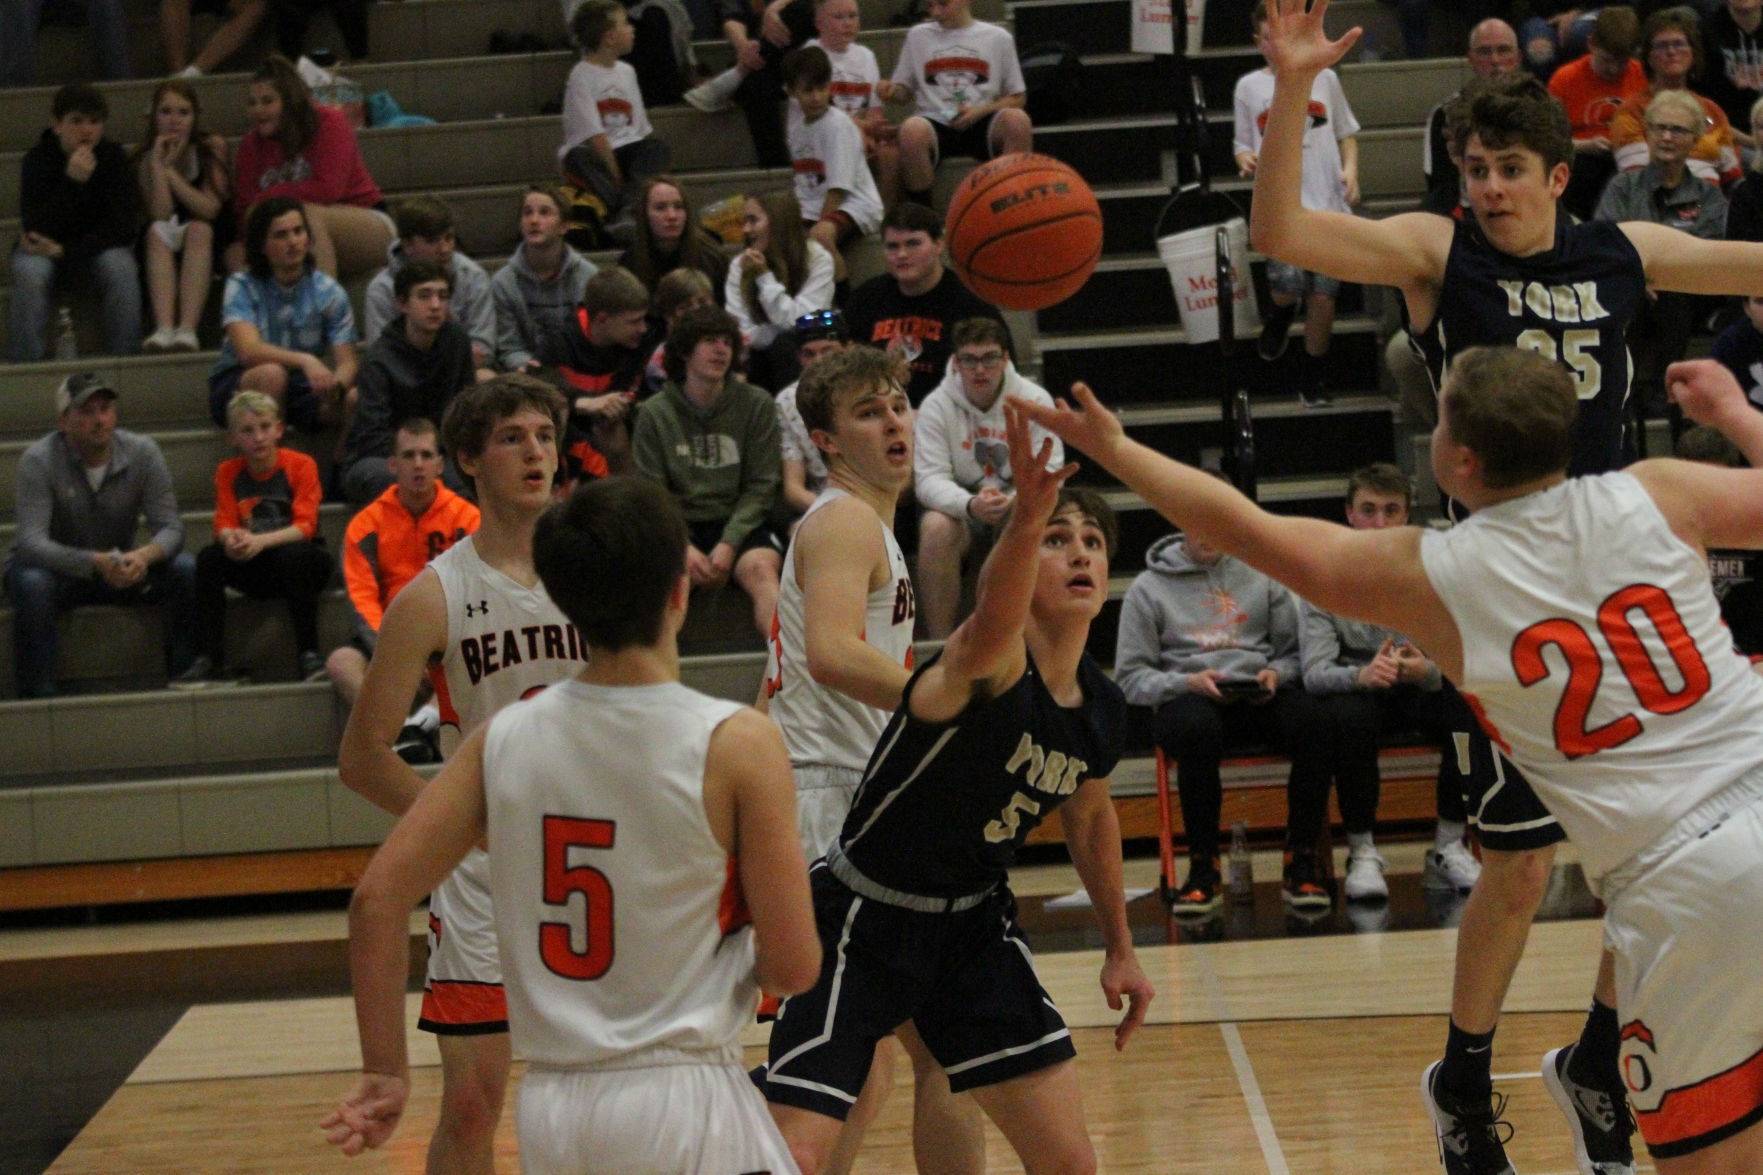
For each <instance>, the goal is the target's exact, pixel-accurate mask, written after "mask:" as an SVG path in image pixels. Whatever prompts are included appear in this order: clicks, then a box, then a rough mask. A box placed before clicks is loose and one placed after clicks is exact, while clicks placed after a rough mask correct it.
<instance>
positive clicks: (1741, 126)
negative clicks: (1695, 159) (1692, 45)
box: [1702, 0, 1763, 151]
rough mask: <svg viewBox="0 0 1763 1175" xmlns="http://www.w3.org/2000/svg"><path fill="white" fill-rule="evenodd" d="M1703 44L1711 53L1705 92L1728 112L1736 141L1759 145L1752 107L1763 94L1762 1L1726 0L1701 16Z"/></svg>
mask: <svg viewBox="0 0 1763 1175" xmlns="http://www.w3.org/2000/svg"><path fill="white" fill-rule="evenodd" d="M1702 45H1703V48H1704V49H1705V51H1706V52H1707V55H1708V69H1707V72H1706V73H1705V74H1703V77H1702V92H1703V93H1705V94H1706V95H1708V97H1710V98H1712V99H1713V100H1714V102H1715V103H1716V104H1717V105H1719V107H1720V109H1721V110H1723V111H1725V112H1726V117H1727V120H1728V121H1729V122H1730V123H1731V124H1732V137H1733V141H1734V142H1736V143H1737V144H1738V145H1739V146H1740V147H1742V148H1744V149H1745V150H1747V151H1748V150H1750V149H1752V148H1753V147H1755V146H1756V145H1757V140H1756V138H1755V137H1754V136H1753V135H1752V134H1751V107H1752V105H1753V104H1755V103H1756V102H1757V100H1758V99H1759V98H1763V5H1760V4H1758V3H1757V0H1726V2H1725V3H1724V4H1722V5H1720V6H1719V7H1718V8H1716V9H1715V10H1714V11H1713V12H1712V13H1710V14H1708V15H1707V16H1704V17H1703V18H1702Z"/></svg>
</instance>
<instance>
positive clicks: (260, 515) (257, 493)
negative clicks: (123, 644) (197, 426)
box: [171, 392, 335, 689]
mask: <svg viewBox="0 0 1763 1175" xmlns="http://www.w3.org/2000/svg"><path fill="white" fill-rule="evenodd" d="M283 428H284V425H283V424H282V415H281V407H280V405H278V404H277V403H276V402H275V400H274V399H272V398H271V397H269V396H267V395H265V394H264V393H262V392H240V393H239V394H238V395H236V396H234V397H233V398H232V401H231V402H230V403H228V404H227V437H228V439H230V440H231V441H232V443H233V447H234V448H235V449H237V450H238V451H239V454H240V455H239V456H237V457H231V458H228V459H227V460H225V461H222V462H221V463H220V466H219V467H218V468H217V469H216V470H215V471H214V541H213V542H212V543H210V544H209V545H208V546H207V547H205V548H203V550H202V553H201V554H199V555H197V556H196V631H197V633H198V639H199V647H200V649H201V651H200V652H199V653H198V654H197V656H196V659H195V660H194V661H193V662H191V663H190V667H189V668H188V669H186V670H185V671H184V672H183V673H181V674H179V675H178V676H177V677H175V678H173V679H172V681H171V685H172V687H173V688H175V689H201V688H203V687H205V686H210V685H227V684H236V683H237V682H238V681H239V680H240V679H239V676H238V674H236V673H233V672H231V671H230V670H228V669H227V668H226V589H227V588H229V587H230V588H237V589H238V590H239V591H241V592H244V593H245V594H246V595H248V596H251V597H252V598H253V599H272V598H275V597H280V598H281V599H283V600H285V601H287V604H288V615H289V616H290V617H291V618H292V619H293V621H294V642H295V647H296V648H298V649H299V650H300V676H301V678H303V679H304V680H307V681H316V680H318V679H319V678H321V677H323V676H324V660H323V658H321V657H320V656H319V654H318V594H319V593H320V592H321V591H323V590H324V586H325V584H327V583H329V582H330V578H331V573H332V572H333V571H334V570H335V566H334V565H333V564H332V562H331V557H330V554H329V552H327V551H326V550H325V549H324V544H323V543H322V542H321V541H319V538H318V501H319V496H320V494H319V482H318V463H317V462H316V461H314V460H313V459H312V458H311V457H308V456H307V455H306V454H304V453H299V452H295V451H294V450H292V449H284V448H282V447H281V440H282V430H283Z"/></svg>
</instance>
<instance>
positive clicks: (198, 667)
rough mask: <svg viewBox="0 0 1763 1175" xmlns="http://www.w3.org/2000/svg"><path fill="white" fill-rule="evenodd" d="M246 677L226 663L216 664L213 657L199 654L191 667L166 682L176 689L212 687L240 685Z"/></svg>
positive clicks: (169, 686) (191, 663)
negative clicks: (229, 667) (225, 664)
mask: <svg viewBox="0 0 1763 1175" xmlns="http://www.w3.org/2000/svg"><path fill="white" fill-rule="evenodd" d="M244 680H245V678H244V676H243V675H242V674H239V673H235V672H233V671H232V670H231V669H228V668H227V667H226V666H224V665H216V664H215V663H214V661H213V660H212V659H211V658H208V657H204V656H198V657H197V658H196V659H195V660H194V661H191V662H190V667H189V668H188V669H186V670H184V671H183V672H182V673H180V674H178V675H177V676H176V677H174V678H172V679H171V680H170V681H168V682H166V683H165V684H166V686H167V687H168V688H170V689H176V690H197V689H210V688H212V687H214V686H224V685H240V684H242V683H243V682H244Z"/></svg>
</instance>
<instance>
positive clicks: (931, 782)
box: [765, 418, 1152, 1175]
mask: <svg viewBox="0 0 1763 1175" xmlns="http://www.w3.org/2000/svg"><path fill="white" fill-rule="evenodd" d="M1009 445H1010V459H1011V467H1012V468H1013V469H1015V470H1017V471H1018V472H1017V483H1016V488H1017V496H1016V504H1015V508H1014V510H1013V511H1012V513H1011V515H1010V517H1009V519H1008V521H1007V522H1006V523H1005V525H1004V527H1003V530H1002V531H1001V533H1000V534H999V536H998V540H997V543H996V545H995V546H994V547H993V550H992V553H991V556H990V558H988V559H987V561H986V564H985V567H984V569H983V570H982V571H981V574H980V583H979V593H978V594H979V599H978V603H977V605H976V607H975V609H974V613H973V615H972V616H971V617H969V618H968V619H967V621H966V622H964V623H963V624H962V625H961V626H960V627H959V628H957V629H956V630H955V632H954V633H953V634H952V635H951V636H950V637H949V640H948V643H947V644H946V645H945V646H944V648H943V651H942V653H941V654H940V655H939V656H938V657H937V658H936V659H934V660H933V661H931V662H930V663H929V664H928V665H926V666H924V667H923V668H920V669H918V670H917V671H916V672H915V673H914V674H913V676H912V677H911V679H910V680H909V681H908V682H907V683H906V686H905V690H904V700H903V701H902V703H901V705H900V707H899V709H897V710H896V711H895V712H894V716H893V718H892V719H891V720H890V721H889V723H888V726H887V728H886V730H885V731H884V732H883V734H882V737H881V743H880V745H879V746H878V747H877V748H876V751H875V754H874V755H873V756H872V757H871V759H870V761H869V765H868V767H867V769H866V771H865V774H864V778H863V782H862V784H861V785H860V786H859V787H858V791H857V796H856V801H855V804H854V806H853V807H852V810H851V814H850V816H849V817H848V818H847V819H846V821H845V823H844V826H843V828H842V829H841V830H840V832H839V836H838V838H837V839H836V840H835V842H834V844H833V845H832V847H831V848H830V849H829V850H828V852H827V855H826V857H825V858H824V859H823V860H822V861H820V862H818V863H817V864H816V865H815V867H814V869H813V871H812V873H811V875H810V877H811V881H812V883H813V888H814V894H815V912H816V921H817V924H818V926H819V929H820V936H821V946H822V950H823V961H822V969H821V975H820V980H819V982H818V983H817V984H816V985H815V987H814V989H813V990H812V991H811V992H808V993H806V994H804V995H800V996H797V997H795V998H793V999H791V1000H789V1001H788V1002H787V1003H785V1004H784V1006H783V1010H782V1013H781V1015H780V1016H779V1019H778V1022H777V1024H776V1025H775V1026H774V1027H773V1030H772V1037H771V1050H770V1051H771V1059H770V1064H769V1068H768V1073H767V1079H766V1088H765V1094H766V1098H767V1099H768V1100H769V1101H770V1102H771V1103H772V1113H773V1115H774V1116H775V1117H776V1118H777V1121H778V1125H779V1127H780V1128H781V1129H782V1131H783V1134H784V1137H785V1138H786V1139H788V1140H789V1143H790V1149H791V1152H792V1153H793V1154H794V1155H795V1157H796V1162H797V1163H798V1165H800V1166H801V1168H802V1169H803V1170H804V1171H818V1170H820V1169H821V1168H822V1165H823V1163H824V1161H825V1159H826V1157H827V1155H828V1154H829V1153H830V1152H831V1150H832V1147H833V1145H834V1141H835V1139H836V1138H837V1137H838V1133H839V1127H840V1122H841V1120H843V1119H844V1118H845V1117H846V1115H847V1114H848V1113H849V1112H850V1109H851V1106H852V1104H853V1103H854V1102H855V1101H856V1099H857V1095H858V1091H859V1090H860V1089H861V1088H862V1086H863V1082H864V1077H865V1075H866V1074H867V1073H868V1071H869V1065H870V1058H871V1055H872V1054H873V1052H874V1050H875V1046H876V1043H877V1042H878V1041H879V1040H880V1039H881V1038H882V1037H884V1036H886V1035H887V1034H889V1033H890V1032H893V1031H894V1029H895V1028H896V1027H898V1026H899V1025H900V1024H901V1023H903V1022H905V1021H906V1020H908V1019H910V1020H911V1021H912V1022H913V1023H914V1025H915V1026H916V1028H917V1031H918V1033H919V1036H920V1037H921V1038H922V1039H923V1041H924V1043H925V1045H926V1046H927V1047H928V1048H929V1050H930V1052H931V1054H932V1055H933V1056H935V1057H936V1059H937V1061H938V1063H939V1064H940V1065H941V1066H942V1067H943V1070H944V1071H945V1072H946V1073H948V1075H949V1083H950V1086H951V1087H952V1088H953V1089H955V1090H956V1091H957V1092H960V1091H963V1090H971V1091H972V1092H973V1096H974V1099H975V1100H976V1101H977V1102H978V1103H979V1105H980V1107H981V1108H982V1109H983V1110H985V1112H986V1113H987V1114H988V1115H990V1116H991V1118H992V1120H993V1121H995V1122H996V1123H997V1124H998V1126H999V1128H1000V1129H1001V1130H1002V1131H1003V1132H1004V1137H1005V1138H1007V1139H1008V1140H1009V1141H1010V1144H1011V1146H1012V1147H1013V1148H1015V1150H1016V1153H1017V1155H1018V1156H1019V1157H1020V1158H1021V1160H1022V1162H1023V1163H1024V1165H1025V1167H1026V1169H1027V1171H1028V1172H1029V1173H1030V1175H1041V1173H1042V1172H1069V1171H1085V1170H1094V1167H1095V1154H1094V1150H1093V1149H1092V1147H1091V1145H1090V1141H1089V1137H1088V1134H1087V1132H1086V1130H1085V1127H1084V1118H1083V1105H1082V1097H1081V1093H1080V1091H1079V1089H1078V1084H1077V1075H1076V1072H1075V1070H1074V1068H1073V1066H1072V1064H1071V1058H1072V1056H1073V1055H1074V1053H1073V1049H1072V1046H1071V1039H1070V1033H1069V1032H1068V1031H1067V1030H1066V1028H1065V1024H1064V1022H1063V1020H1061V1019H1060V1017H1059V1013H1058V1011H1057V1010H1056V1009H1055V1008H1054V1007H1053V1004H1052V1002H1051V1001H1050V1000H1049V999H1048V998H1047V995H1046V993H1045V991H1044V990H1042V988H1041V985H1040V983H1039V981H1038V980H1037V979H1036V978H1035V974H1034V969H1033V966H1032V964H1031V962H1030V958H1029V951H1028V947H1027V944H1026V943H1024V942H1023V940H1022V937H1021V933H1020V932H1019V931H1018V930H1017V928H1016V924H1015V918H1014V905H1015V899H1014V898H1013V897H1012V896H1011V894H1010V890H1009V887H1008V884H1007V883H1006V880H1005V874H1006V870H1007V869H1008V868H1009V866H1010V864H1011V862H1012V861H1013V859H1014V858H1015V855H1016V849H1017V847H1018V846H1019V845H1020V844H1021V843H1022V841H1023V839H1024V838H1025V837H1026V836H1027V835H1028V833H1029V832H1030V831H1031V830H1032V829H1033V828H1035V827H1036V826H1037V825H1039V824H1040V822H1041V821H1042V820H1044V819H1045V818H1046V816H1047V815H1048V813H1050V812H1051V811H1052V810H1053V809H1055V808H1058V807H1060V806H1061V805H1064V823H1065V833H1066V843H1067V844H1068V846H1069V847H1070V849H1071V856H1072V861H1073V863H1074V864H1075V865H1076V866H1077V870H1078V874H1079V876H1080V877H1081V878H1082V879H1083V882H1084V886H1085V888H1086V889H1087V890H1088V891H1089V894H1090V897H1091V899H1092V901H1093V903H1094V907H1095V910H1096V912H1097V916H1098V919H1099V920H1100V922H1101V926H1102V936H1103V940H1104V943H1105V945H1106V960H1105V962H1104V964H1103V967H1102V990H1103V991H1104V992H1105V993H1106V995H1107V998H1108V1002H1109V1006H1110V1007H1113V1008H1116V1009H1119V1008H1121V1007H1122V1006H1123V1004H1126V1005H1127V1011H1126V1014H1125V1016H1124V1017H1123V1019H1122V1020H1121V1022H1120V1025H1119V1027H1118V1028H1117V1029H1116V1031H1115V1042H1116V1047H1123V1046H1124V1045H1125V1044H1126V1042H1127V1040H1128V1039H1129V1038H1130V1037H1131V1036H1132V1034H1133V1032H1134V1031H1135V1030H1136V1029H1137V1028H1138V1026H1139V1024H1140V1023H1142V1022H1143V1020H1144V1015H1145V1008H1146V1004H1147V1003H1148V1002H1149V1000H1150V999H1151V995H1152V991H1151V985H1150V983H1149V981H1148V980H1147V979H1146V978H1145V975H1144V972H1143V971H1141V970H1140V968H1139V964H1138V959H1137V957H1136V955H1135V954H1134V952H1133V947H1132V937H1131V934H1130V932H1129V931H1128V929H1127V924H1126V904H1125V900H1124V896H1123V891H1122V888H1121V878H1120V872H1121V866H1120V826H1119V824H1118V822H1117V821H1116V818H1115V814H1114V808H1113V805H1112V804H1111V803H1110V801H1109V799H1108V780H1107V776H1108V774H1109V772H1110V771H1111V770H1112V769H1113V766H1114V763H1115V761H1116V760H1117V759H1118V757H1119V754H1120V749H1119V748H1120V738H1121V726H1122V723H1123V721H1124V719H1125V713H1126V704H1125V699H1124V698H1123V697H1122V696H1121V693H1120V690H1119V688H1118V687H1117V686H1115V685H1114V684H1113V683H1112V682H1111V681H1109V680H1108V678H1107V677H1106V676H1105V675H1104V674H1103V673H1102V671H1101V669H1100V668H1098V667H1097V665H1096V663H1095V662H1094V661H1093V660H1092V659H1091V658H1090V657H1089V656H1088V655H1087V654H1085V653H1084V651H1083V650H1084V640H1085V638H1086V637H1087V635H1088V633H1089V627H1090V621H1091V620H1092V619H1093V618H1094V617H1095V615H1096V613H1097V612H1098V611H1100V609H1101V607H1102V602H1103V600H1104V599H1105V598H1106V596H1107V584H1108V548H1109V544H1110V542H1111V540H1112V537H1113V516H1112V514H1111V513H1110V512H1109V510H1108V508H1107V506H1106V504H1105V503H1103V502H1102V501H1101V499H1100V498H1099V497H1098V496H1097V495H1095V494H1094V493H1091V492H1089V491H1085V490H1062V489H1061V486H1062V484H1063V483H1064V481H1065V479H1066V478H1067V477H1069V476H1070V475H1071V473H1072V470H1073V468H1074V467H1072V466H1065V467H1064V468H1062V469H1059V470H1056V471H1055V470H1049V469H1048V468H1047V461H1048V459H1049V456H1050V454H1051V450H1052V446H1051V442H1050V441H1044V442H1043V444H1042V446H1041V449H1040V451H1039V452H1038V453H1037V452H1036V451H1034V449H1033V448H1032V447H1031V445H1030V442H1029V433H1028V425H1027V422H1026V421H1025V420H1023V419H1020V418H1018V419H1015V420H1013V421H1012V422H1011V424H1010V427H1009ZM787 671H788V669H787V667H786V672H787Z"/></svg>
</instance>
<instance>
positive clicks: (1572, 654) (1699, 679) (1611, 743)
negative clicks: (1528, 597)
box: [1512, 584, 1709, 759]
mask: <svg viewBox="0 0 1763 1175" xmlns="http://www.w3.org/2000/svg"><path fill="white" fill-rule="evenodd" d="M1635 611H1640V612H1643V613H1645V614H1646V617H1647V620H1648V621H1649V622H1650V623H1651V624H1652V625H1653V628H1654V630H1655V631H1657V632H1658V634H1659V636H1660V638H1661V639H1662V640H1663V641H1664V642H1665V651H1666V652H1667V653H1668V654H1669V655H1670V657H1671V663H1672V665H1673V666H1675V667H1676V669H1677V673H1678V676H1680V677H1681V678H1682V679H1683V685H1682V686H1681V687H1679V688H1678V689H1676V690H1673V689H1672V688H1671V687H1670V686H1668V685H1666V684H1665V678H1664V677H1663V675H1661V674H1660V672H1659V667H1658V666H1657V665H1655V664H1653V658H1652V655H1651V654H1649V653H1648V652H1647V648H1646V646H1645V645H1643V644H1642V643H1641V638H1640V634H1639V633H1638V632H1636V631H1635V627H1634V621H1633V620H1631V619H1630V618H1629V614H1630V613H1632V612H1635ZM1598 631H1599V632H1600V633H1602V634H1603V637H1604V640H1605V642H1606V643H1607V644H1608V645H1609V646H1610V651H1611V652H1612V653H1614V654H1615V655H1616V663H1617V664H1618V665H1620V666H1621V667H1622V675H1623V676H1624V677H1626V678H1627V679H1628V684H1629V685H1630V686H1631V687H1632V688H1633V689H1634V693H1635V697H1637V698H1639V699H1640V703H1641V705H1642V706H1644V707H1646V708H1647V709H1648V710H1649V711H1651V712H1652V713H1654V714H1675V713H1677V712H1678V711H1679V710H1687V709H1689V708H1690V707H1691V706H1693V705H1695V704H1696V703H1697V702H1699V701H1700V700H1701V699H1702V696H1703V695H1704V694H1706V693H1707V692H1708V687H1709V676H1708V664H1707V662H1705V661H1703V660H1702V654H1701V652H1700V650H1698V649H1697V648H1696V642H1695V641H1694V640H1692V639H1691V638H1690V634H1689V630H1688V629H1687V628H1685V627H1684V623H1683V617H1681V616H1679V615H1678V614H1677V608H1676V607H1675V606H1673V605H1672V603H1671V597H1670V596H1668V595H1666V594H1665V592H1664V591H1663V590H1661V589H1659V588H1656V587H1654V586H1652V585H1651V584H1631V585H1630V586H1628V587H1625V588H1623V589H1622V590H1621V591H1618V592H1616V593H1614V594H1613V595H1611V596H1610V598H1609V599H1607V600H1605V601H1604V603H1603V604H1602V605H1601V606H1600V607H1599V608H1598ZM1550 645H1554V646H1555V647H1556V648H1558V649H1560V650H1561V655H1562V656H1563V657H1564V658H1565V659H1566V661H1567V685H1566V687H1565V688H1564V689H1563V690H1562V691H1561V701H1560V702H1559V703H1558V704H1557V705H1556V707H1555V749H1556V750H1558V751H1560V752H1561V753H1562V754H1563V755H1565V756H1567V757H1568V758H1569V759H1578V758H1580V757H1582V756H1585V755H1591V754H1596V753H1597V752H1598V751H1604V750H1609V749H1610V748H1611V747H1619V746H1621V745H1622V744H1623V743H1625V742H1627V741H1628V740H1629V739H1631V738H1633V737H1634V736H1635V735H1637V734H1639V733H1640V732H1641V720H1640V719H1639V718H1637V717H1636V716H1635V715H1633V714H1624V715H1622V716H1621V717H1620V718H1613V719H1611V720H1610V721H1609V722H1606V723H1604V724H1603V725H1602V726H1600V727H1598V728H1597V729H1595V730H1594V729H1592V728H1591V727H1590V726H1588V725H1587V719H1588V718H1589V716H1590V714H1591V709H1592V703H1593V702H1594V701H1595V700H1596V699H1597V696H1598V687H1599V685H1601V684H1602V683H1603V680H1604V661H1603V658H1602V657H1601V656H1600V655H1599V652H1598V648H1597V645H1596V644H1594V643H1593V641H1592V636H1591V634H1590V633H1588V632H1587V631H1586V630H1585V629H1584V628H1582V627H1580V626H1579V625H1578V624H1577V623H1575V622H1574V621H1572V620H1564V619H1561V618H1556V619H1553V620H1544V621H1542V622H1541V623H1538V624H1533V625H1531V626H1530V627H1529V628H1527V629H1525V630H1524V631H1523V632H1521V633H1519V634H1518V638H1517V639H1516V640H1514V641H1513V642H1512V668H1513V670H1514V671H1515V672H1516V673H1517V674H1518V683H1519V684H1520V685H1524V686H1532V685H1535V684H1536V683H1537V682H1539V681H1542V680H1543V679H1544V678H1546V677H1548V676H1549V667H1548V665H1547V664H1546V663H1545V662H1544V661H1543V650H1544V649H1545V648H1547V647H1548V646H1550Z"/></svg>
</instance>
